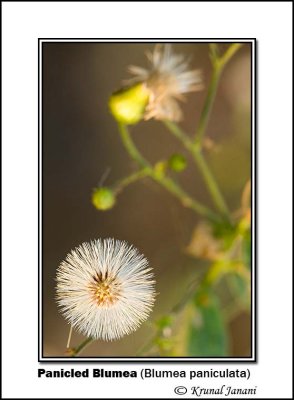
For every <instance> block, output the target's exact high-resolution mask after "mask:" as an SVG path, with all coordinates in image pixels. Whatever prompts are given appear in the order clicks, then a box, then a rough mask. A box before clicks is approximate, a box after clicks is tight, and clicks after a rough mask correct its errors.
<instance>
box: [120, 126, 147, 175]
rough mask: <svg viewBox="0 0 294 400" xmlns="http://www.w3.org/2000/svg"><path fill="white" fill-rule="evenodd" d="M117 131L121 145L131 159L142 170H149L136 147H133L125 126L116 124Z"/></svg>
mask: <svg viewBox="0 0 294 400" xmlns="http://www.w3.org/2000/svg"><path fill="white" fill-rule="evenodd" d="M118 129H119V133H120V136H121V138H122V141H123V144H124V146H125V148H126V150H127V152H128V153H129V155H130V156H131V158H132V159H133V160H134V161H136V162H137V163H138V164H139V165H140V166H141V167H142V168H146V167H147V168H151V166H150V164H149V163H148V162H147V161H146V160H145V159H144V157H143V156H142V155H141V153H140V152H139V150H138V149H137V147H136V146H135V144H134V142H133V140H132V138H131V136H130V133H129V130H128V128H127V126H126V125H124V124H122V123H118Z"/></svg>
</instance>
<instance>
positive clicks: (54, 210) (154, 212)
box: [42, 42, 251, 357]
mask: <svg viewBox="0 0 294 400" xmlns="http://www.w3.org/2000/svg"><path fill="white" fill-rule="evenodd" d="M42 46H43V47H42V121H43V128H42V143H43V152H42V166H43V173H42V188H43V232H42V240H43V265H42V268H43V288H42V293H43V328H44V329H43V356H45V357H46V356H50V357H55V356H65V350H66V342H67V337H68V332H69V326H68V325H67V323H66V321H65V319H64V318H63V317H62V315H60V314H59V312H58V309H57V306H56V303H55V275H56V268H57V267H58V265H59V263H60V262H61V261H62V260H63V259H64V258H65V257H66V255H67V253H68V252H69V251H70V250H71V249H72V248H74V247H75V246H77V245H79V244H81V243H82V242H83V241H89V240H90V239H96V238H107V237H114V238H116V239H121V240H126V241H128V242H129V243H132V244H133V245H135V246H136V247H137V248H138V249H140V251H141V252H142V253H144V254H145V256H146V257H147V258H148V259H149V262H150V264H151V266H153V268H154V272H155V275H156V280H157V285H156V290H157V292H158V293H159V295H158V297H157V301H156V305H155V308H154V311H153V313H152V314H151V317H150V320H151V321H152V320H156V318H158V317H160V316H161V315H162V314H164V313H168V312H169V311H170V309H171V308H172V307H173V306H174V305H175V303H176V302H178V301H179V300H180V299H181V298H182V296H183V293H185V291H186V288H187V285H188V284H189V282H190V281H191V279H192V277H193V276H194V274H195V270H196V269H201V268H205V266H203V263H202V262H201V261H200V260H199V261H197V260H195V259H194V258H191V256H189V255H188V254H186V252H185V248H186V247H187V245H188V243H189V241H190V238H191V234H192V232H193V229H194V228H195V225H196V224H197V222H198V221H199V220H200V219H198V218H197V216H196V215H195V214H194V213H193V212H192V211H191V210H189V209H184V208H183V207H182V206H181V205H180V204H179V202H178V201H177V200H176V199H175V198H173V197H172V196H171V195H170V194H169V193H167V192H165V191H164V189H163V188H162V187H160V186H157V184H156V183H155V182H151V181H149V180H148V179H145V180H143V181H139V182H137V183H135V184H133V185H132V186H129V187H128V188H127V189H125V190H124V191H123V192H122V193H121V194H120V195H119V198H118V202H117V205H116V206H115V207H114V208H113V209H112V210H110V211H106V212H101V211H97V210H96V209H95V208H94V207H93V206H92V204H91V194H92V190H93V188H94V187H97V186H99V185H101V184H102V183H103V184H104V185H110V184H112V183H114V182H116V181H117V180H119V179H120V178H122V177H124V176H126V175H128V174H130V173H131V172H132V171H133V170H134V168H135V165H134V163H133V162H132V161H131V160H130V158H129V157H128V155H127V153H126V151H125V150H124V148H123V146H122V143H121V141H120V137H119V134H118V132H117V126H116V122H115V120H114V119H113V117H112V116H111V114H110V113H109V110H108V106H107V102H108V99H109V96H110V95H111V93H112V92H113V91H115V90H117V89H119V88H120V87H121V82H122V80H124V79H126V78H128V77H129V74H128V72H127V66H128V65H131V64H133V65H140V66H143V67H148V61H147V59H146V56H145V52H146V50H152V49H153V47H154V44H151V43H150V44H148V43H69V42H67V43H66V42H65V43H59V42H51V43H50V42H47V43H43V45H42ZM227 46H228V45H227V44H221V45H220V49H221V50H222V51H224V50H225V49H226V48H227ZM173 48H174V51H175V52H179V53H184V54H186V55H187V56H188V57H190V58H191V67H192V68H193V69H195V68H199V69H201V70H202V72H203V79H204V84H205V89H204V90H203V91H201V92H197V93H192V94H189V95H187V101H186V102H185V103H183V104H182V108H183V111H184V116H185V118H184V120H183V122H182V126H183V128H185V129H186V130H187V131H188V132H190V133H191V134H192V133H194V131H195V129H196V126H197V121H198V119H199V115H200V112H201V109H202V106H203V102H204V99H205V95H206V90H207V86H208V83H209V79H210V74H211V65H210V60H209V50H208V45H207V44H206V43H185V44H179V43H177V44H173ZM250 57H251V49H250V44H245V45H244V46H243V47H242V48H241V49H240V51H239V52H238V53H237V54H236V55H235V56H234V57H233V58H232V60H231V61H230V63H229V64H228V65H227V67H226V69H225V70H224V73H223V76H222V79H221V81H220V86H219V90H218V93H217V97H216V101H215V105H214V108H213V112H212V115H211V118H210V122H209V125H208V130H207V136H208V137H209V138H210V139H211V141H212V143H213V145H212V146H211V149H210V150H209V151H208V152H207V154H206V156H207V159H208V162H209V163H210V165H211V168H212V170H213V172H214V174H215V176H216V179H217V180H218V182H219V185H220V187H221V188H222V190H223V193H224V195H225V197H226V199H227V202H228V204H229V207H230V209H231V210H235V209H238V208H239V207H240V201H241V194H242V190H243V188H244V186H245V184H246V182H247V181H248V179H249V178H250V175H251V123H250V120H251V118H250V108H251V104H250V101H251V76H250V73H251V72H250V71H251V58H250ZM131 131H132V136H133V139H134V141H135V142H136V144H137V145H138V147H139V148H140V149H141V151H142V152H143V153H144V155H145V157H146V158H147V159H149V160H150V161H151V162H155V161H158V160H160V159H164V158H167V157H169V156H170V155H171V154H172V153H174V152H182V153H183V154H186V153H185V151H184V150H183V149H182V148H181V146H180V144H179V142H178V141H177V140H176V139H174V138H173V137H172V136H171V135H170V134H169V133H168V132H167V131H166V129H165V128H164V126H163V125H162V124H161V123H160V122H156V121H148V122H140V123H139V124H138V125H136V126H135V127H133V128H132V129H131ZM186 155H187V159H188V162H189V168H187V169H186V170H185V171H184V172H183V173H181V174H180V176H179V177H178V178H177V179H178V180H179V182H180V183H181V185H183V187H185V188H186V190H187V191H188V192H189V193H191V194H192V195H193V196H195V198H197V199H198V200H199V201H201V202H203V203H204V204H207V205H208V206H211V207H212V208H213V204H212V202H211V199H210V197H209V195H208V193H207V190H206V188H205V186H204V183H203V181H202V178H201V176H200V175H199V173H198V171H197V169H196V168H195V167H194V165H193V163H192V162H191V159H190V156H189V155H188V154H186ZM151 335H152V329H151V327H150V324H148V323H145V324H143V326H142V327H141V328H140V329H138V331H136V332H135V333H133V334H131V335H130V336H126V337H124V338H123V339H121V340H119V341H116V342H112V343H107V342H102V341H101V342H99V341H96V342H94V343H93V344H91V345H90V346H89V347H88V348H87V349H86V350H85V351H84V352H83V356H104V357H105V356H134V355H135V353H136V351H137V350H138V349H139V348H140V347H141V346H142V345H143V344H144V343H145V342H146V340H147V339H148V338H150V336H151ZM228 335H229V352H230V355H232V356H238V357H241V356H250V353H251V342H250V340H251V315H250V314H249V313H248V312H241V313H239V314H238V315H236V317H235V318H234V319H233V320H232V321H231V322H230V324H229V326H228ZM83 339H84V338H83V337H82V336H81V335H79V334H78V333H76V332H74V334H73V337H72V343H71V344H72V345H73V346H74V345H77V344H79V343H80V342H81V341H82V340H83Z"/></svg>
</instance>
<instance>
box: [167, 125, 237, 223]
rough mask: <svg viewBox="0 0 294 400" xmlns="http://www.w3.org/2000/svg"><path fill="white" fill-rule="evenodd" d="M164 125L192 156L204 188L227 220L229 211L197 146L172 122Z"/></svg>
mask: <svg viewBox="0 0 294 400" xmlns="http://www.w3.org/2000/svg"><path fill="white" fill-rule="evenodd" d="M163 123H164V125H165V126H166V127H167V128H168V129H169V131H170V132H171V133H172V134H173V135H174V136H175V137H176V138H177V139H178V140H180V141H181V142H182V144H183V145H184V147H185V148H186V149H187V150H188V151H189V152H190V153H191V154H192V156H193V159H194V161H195V163H196V165H197V166H198V168H199V170H200V172H201V174H202V176H203V179H204V181H205V183H206V186H207V188H208V190H209V192H210V194H211V196H212V199H213V201H214V203H215V205H216V207H217V208H218V210H219V211H220V212H221V213H222V214H223V215H225V216H226V218H228V219H229V210H228V207H227V205H226V202H225V200H224V198H223V196H222V193H221V191H220V189H219V187H218V184H217V182H216V180H215V178H214V176H213V174H212V172H211V171H210V168H209V166H208V164H207V163H206V161H205V158H204V157H203V155H202V152H201V149H200V147H199V146H198V145H195V144H194V143H193V142H192V140H191V139H190V138H189V136H188V135H187V134H186V133H185V132H184V131H183V130H182V129H181V128H180V127H179V126H178V125H177V124H176V123H174V122H171V121H163Z"/></svg>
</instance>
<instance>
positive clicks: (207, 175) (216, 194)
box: [193, 149, 229, 217]
mask: <svg viewBox="0 0 294 400" xmlns="http://www.w3.org/2000/svg"><path fill="white" fill-rule="evenodd" d="M193 157H194V160H195V161H196V163H197V165H198V167H199V169H200V171H201V173H202V175H203V178H204V180H205V182H206V185H207V187H208V189H209V191H210V193H211V196H212V198H213V199H214V202H215V205H216V206H217V208H218V209H219V211H220V212H221V213H222V214H223V215H225V216H227V217H229V210H228V207H227V205H226V202H225V200H224V198H223V196H222V194H221V191H220V189H219V187H218V185H217V183H216V180H215V178H214V176H213V174H212V172H211V171H210V168H209V167H208V164H207V163H206V161H205V159H204V157H203V155H202V153H201V151H200V150H197V149H196V150H194V152H193Z"/></svg>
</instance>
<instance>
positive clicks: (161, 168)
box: [154, 161, 167, 179]
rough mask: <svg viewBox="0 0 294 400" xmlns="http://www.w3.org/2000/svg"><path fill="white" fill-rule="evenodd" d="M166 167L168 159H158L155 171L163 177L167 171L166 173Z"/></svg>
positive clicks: (158, 175)
mask: <svg viewBox="0 0 294 400" xmlns="http://www.w3.org/2000/svg"><path fill="white" fill-rule="evenodd" d="M166 169H167V163H166V161H158V162H157V163H156V164H155V165H154V172H155V175H156V176H157V177H158V178H159V179H161V178H163V177H164V175H165V173H166Z"/></svg>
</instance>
